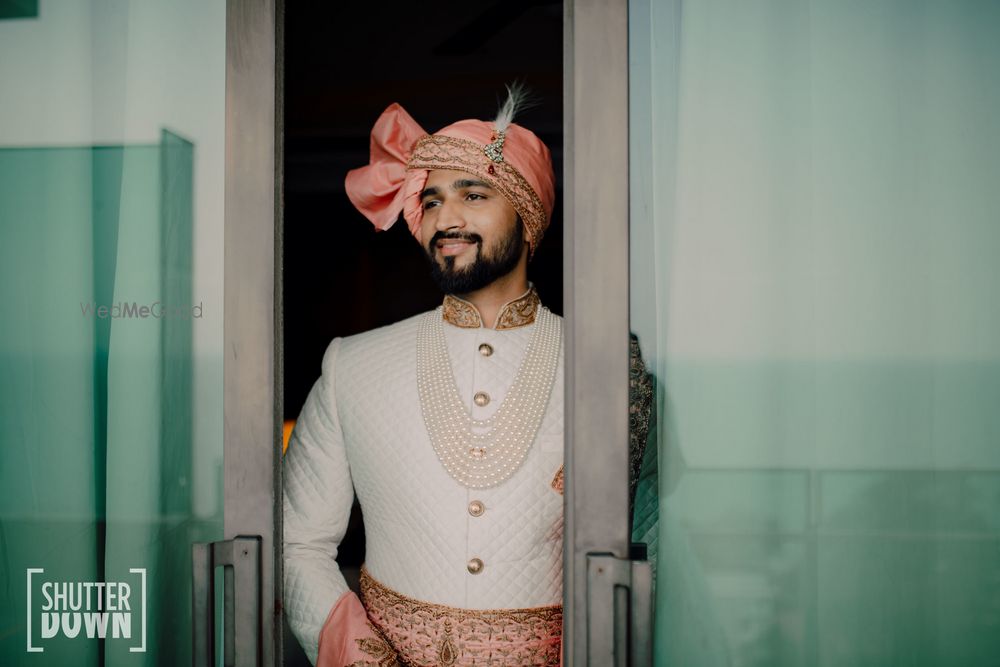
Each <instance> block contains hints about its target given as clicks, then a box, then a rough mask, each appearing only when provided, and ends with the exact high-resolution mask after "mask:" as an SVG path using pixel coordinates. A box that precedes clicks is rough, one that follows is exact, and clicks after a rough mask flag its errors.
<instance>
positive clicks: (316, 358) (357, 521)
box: [283, 0, 563, 667]
mask: <svg viewBox="0 0 1000 667" xmlns="http://www.w3.org/2000/svg"><path fill="white" fill-rule="evenodd" d="M562 54H563V7H562V3H561V2H552V1H537V0H536V1H531V0H523V1H517V0H504V1H503V2H493V3H474V2H456V1H455V0H445V1H443V2H434V3H416V2H408V3H402V2H389V3H386V2H367V3H364V2H362V3H334V2H329V3H286V6H285V126H284V133H285V183H284V193H285V220H284V278H283V283H284V306H285V309H284V417H285V419H286V420H294V419H295V418H296V417H297V416H298V414H299V412H300V410H301V408H302V405H303V403H304V401H305V398H306V396H307V394H308V392H309V390H310V388H311V387H312V385H313V383H314V382H315V381H316V379H317V377H318V376H319V373H320V361H321V360H322V357H323V352H324V351H325V350H326V347H327V346H328V345H329V343H330V341H331V340H332V339H333V338H334V337H337V336H347V335H351V334H355V333H358V332H362V331H367V330H369V329H373V328H376V327H379V326H383V325H386V324H391V323H393V322H397V321H399V320H401V319H404V318H406V317H409V316H411V315H415V314H417V313H419V312H422V311H425V310H429V309H431V308H434V307H435V306H437V305H438V304H439V303H440V301H441V294H440V292H438V290H437V287H436V286H435V285H434V283H433V282H432V281H431V279H430V275H429V270H428V266H427V263H426V260H425V258H424V255H423V251H422V250H421V248H420V247H419V245H418V244H417V242H416V241H415V240H414V239H413V237H412V236H411V235H410V234H409V232H408V230H407V228H406V225H405V223H403V222H402V221H400V222H399V223H397V224H396V225H394V226H393V227H392V228H391V229H390V230H388V231H386V232H380V233H376V232H375V230H374V228H373V227H372V225H371V223H369V222H368V220H367V219H365V218H364V217H363V216H362V215H361V214H360V213H358V212H357V211H356V210H355V209H354V207H353V206H352V205H351V203H350V202H349V201H348V199H347V195H346V194H345V192H344V177H345V175H346V174H347V171H348V170H349V169H352V168H355V167H360V166H362V165H364V164H367V162H368V142H369V136H368V135H369V132H370V131H371V128H372V125H373V124H374V122H375V120H376V119H377V118H378V116H379V114H380V113H381V112H382V111H383V110H384V109H385V108H386V107H387V106H388V105H389V104H390V103H392V102H399V103H400V104H401V105H402V106H403V107H404V108H405V109H406V110H407V111H408V112H409V113H410V114H411V115H412V116H413V117H414V118H415V119H416V120H417V122H418V123H420V124H421V126H423V127H424V129H426V130H427V131H428V132H434V131H436V130H438V129H439V128H441V127H444V126H445V125H448V124H450V123H452V122H454V121H457V120H460V119H463V118H479V119H484V120H488V119H490V118H492V117H493V116H494V115H495V114H496V110H497V106H498V104H499V102H500V100H502V96H503V95H504V94H505V91H504V84H506V83H511V82H513V81H515V80H520V81H523V82H524V83H525V84H527V86H528V87H529V88H530V89H531V91H532V93H533V94H534V96H535V97H536V98H537V99H538V101H539V104H538V105H537V106H536V107H534V108H532V109H529V110H527V111H525V112H524V113H523V114H521V115H520V116H519V117H518V118H517V119H516V121H515V122H517V123H519V124H521V125H524V126H525V127H527V128H529V129H531V130H532V131H533V132H535V133H536V134H537V135H538V136H539V137H540V138H541V139H542V140H543V141H544V142H545V143H546V144H547V145H548V146H549V148H550V149H551V151H552V157H553V161H554V163H555V171H556V206H555V213H554V215H553V220H552V226H551V227H550V228H549V230H548V231H547V232H546V235H545V238H544V240H543V242H542V244H541V246H540V247H539V248H538V251H537V252H536V254H535V258H534V260H533V261H532V263H531V264H530V265H529V277H530V279H531V280H532V282H534V284H535V285H536V287H537V288H538V291H539V294H540V295H541V297H542V301H543V303H545V305H547V306H548V307H549V308H550V309H552V310H553V311H554V312H556V313H558V314H562V290H563V283H562V274H563V270H562V269H563V267H562V229H563V227H562V206H561V203H560V202H561V200H562V157H563V155H562V153H563V151H562V147H563V146H562V143H563V129H562V119H563V109H562V95H563V80H562V76H563V71H562ZM391 409H392V406H386V411H387V418H391ZM363 560H364V533H363V528H362V525H361V517H360V512H358V511H357V507H355V512H354V517H353V518H352V526H351V529H350V530H349V532H348V535H347V537H346V538H345V540H344V542H343V544H342V545H341V549H340V555H339V557H338V562H339V564H340V565H341V568H342V570H343V571H344V574H345V576H346V577H347V578H348V581H351V575H352V573H353V574H354V576H355V577H356V573H357V571H358V568H359V567H360V565H361V563H362V562H363ZM285 660H286V662H285V664H286V665H289V666H290V667H292V666H295V665H306V664H308V662H307V661H306V658H305V656H304V654H303V653H302V652H301V649H299V647H298V645H297V642H296V641H295V639H294V637H293V636H292V635H291V633H290V632H286V634H285Z"/></svg>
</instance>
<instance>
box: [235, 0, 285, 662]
mask: <svg viewBox="0 0 1000 667" xmlns="http://www.w3.org/2000/svg"><path fill="white" fill-rule="evenodd" d="M283 74H284V2H283V0H227V2H226V142H225V144H226V148H225V156H226V157H225V261H224V303H225V306H224V312H225V314H224V325H223V338H224V353H223V360H224V361H223V378H224V380H223V384H224V408H223V412H224V426H223V438H224V446H223V461H224V479H225V482H224V488H225V491H224V498H225V501H224V502H225V505H224V524H223V532H224V536H223V539H224V540H232V539H234V538H236V537H238V536H256V537H258V538H259V540H260V579H259V582H258V583H259V591H260V593H259V602H260V604H259V605H258V608H259V609H260V619H259V621H258V622H259V632H257V633H252V632H251V633H250V636H251V637H252V636H253V635H254V634H256V636H257V638H258V641H257V643H258V646H257V648H256V650H257V654H258V656H259V657H258V661H259V662H258V664H260V665H280V664H281V661H282V654H283V651H282V632H281V629H282V622H281V621H282V607H281V599H282V576H281V562H282V561H281V535H282V522H281V513H282V495H281V488H282V487H281V443H282V419H283V414H282V413H283V403H284V401H283V393H282V372H283V369H282V343H283V341H282V315H281V313H282V281H281V274H282V271H281V266H282V225H283V219H284V210H283V196H282V195H283V159H282V156H283V124H284V118H283V113H282V109H283V102H284V94H283V85H284V82H283ZM240 616H241V611H240V610H239V609H236V610H235V618H234V621H235V624H234V625H236V626H237V628H239V627H240V623H241V622H244V623H253V622H254V621H253V619H242V618H240ZM227 625H229V623H228V622H227ZM240 632H241V631H240V630H239V629H237V630H236V632H235V635H236V637H237V640H238V639H239V637H240ZM238 643H239V642H238V641H237V644H238ZM239 650H240V649H239V646H237V655H239ZM239 660H240V662H239V664H250V663H247V662H244V661H245V657H241V658H239Z"/></svg>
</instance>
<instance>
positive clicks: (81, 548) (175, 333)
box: [0, 132, 221, 665]
mask: <svg viewBox="0 0 1000 667" xmlns="http://www.w3.org/2000/svg"><path fill="white" fill-rule="evenodd" d="M192 174H193V146H192V145H191V144H190V143H189V142H187V141H185V140H184V139H182V138H180V137H178V136H176V135H173V134H171V133H169V132H164V133H163V136H162V141H161V143H160V144H159V145H151V146H141V145H136V146H99V147H83V148H38V149H31V148H17V149H0V232H2V235H3V240H4V242H3V244H2V249H0V273H2V278H0V302H2V303H3V304H4V306H5V309H9V311H10V313H11V316H9V317H7V318H5V325H4V327H3V328H2V335H0V360H2V361H0V364H2V368H3V372H2V373H0V415H2V420H0V424H2V432H0V437H2V440H3V442H2V451H3V457H2V463H3V465H2V467H0V478H2V479H0V521H2V528H3V534H2V536H3V542H4V551H5V553H4V555H5V568H4V575H3V578H4V581H3V585H0V596H3V597H4V598H5V600H4V603H3V604H2V605H0V609H2V610H3V612H2V613H3V621H2V622H3V627H4V628H6V629H7V631H6V632H4V633H2V635H0V655H2V656H3V658H4V659H3V661H2V662H3V664H5V665H14V664H75V665H87V664H94V665H96V664H107V665H111V664H130V665H134V664H154V663H156V664H164V663H163V660H166V661H167V662H168V663H170V664H181V663H185V662H188V661H189V660H190V633H189V632H188V631H187V628H188V627H189V626H190V544H191V542H192V541H204V540H208V539H212V538H215V537H216V536H217V535H218V534H220V533H221V514H218V515H216V516H214V517H208V518H205V517H196V516H194V515H193V513H192V508H191V475H192V470H191V465H192V463H191V462H192V442H193V440H192V434H191V429H192V411H193V394H192V387H191V384H192V363H193V356H192V342H191V339H192V326H193V322H194V319H195V318H194V317H193V316H192V301H193V299H192V270H191V259H192V182H193V176H192ZM132 304H137V305H138V307H139V308H146V307H148V308H150V312H149V313H148V314H147V315H146V316H145V317H143V316H142V311H141V310H140V311H138V314H136V315H132V316H130V315H128V314H127V313H128V310H129V308H130V307H131V305H132ZM105 306H107V307H109V308H110V309H111V312H110V315H109V316H108V317H100V316H98V315H97V310H96V308H99V307H105ZM174 307H177V309H176V311H174V310H164V308H174ZM115 309H117V310H115ZM157 313H159V316H156V314H157ZM28 568H42V569H44V571H45V574H49V573H52V576H53V578H54V579H55V578H57V579H58V580H59V581H82V582H93V581H104V580H114V581H118V580H128V581H132V580H133V579H132V578H131V577H130V576H129V569H130V568H143V569H145V578H146V586H147V591H146V594H147V596H148V597H147V599H146V610H145V611H146V614H145V615H143V614H141V613H136V614H135V615H133V619H134V621H135V624H136V627H134V628H133V631H134V637H135V639H136V640H137V641H135V642H114V641H107V642H104V643H103V646H102V643H101V642H98V641H87V640H84V639H81V638H73V639H70V638H67V637H65V636H57V637H56V638H54V639H50V640H45V641H42V639H41V637H40V636H39V634H38V633H39V628H38V626H37V625H36V626H35V627H34V628H33V634H34V637H33V643H34V644H35V645H37V646H43V647H44V652H43V654H44V659H42V656H41V655H39V656H38V659H39V660H41V661H40V662H31V660H30V659H31V658H34V657H35V656H33V655H31V654H29V653H28V652H27V650H26V647H27V639H28V636H27V627H26V626H27V617H26V615H25V613H26V610H27V599H26V597H27V590H28V589H27V588H26V586H25V581H26V579H25V577H26V574H25V573H26V571H27V569H28ZM56 575H57V576H56ZM32 594H33V596H35V600H36V601H37V600H39V599H41V591H40V590H38V589H37V587H36V590H34V591H33V593H32ZM139 597H140V595H139V591H138V590H136V591H135V597H134V598H133V599H135V600H136V601H138V599H139ZM143 616H145V617H144V618H143ZM185 619H186V620H185ZM35 620H36V623H37V617H36V619H35ZM141 621H145V625H146V627H145V642H146V643H145V648H146V652H145V655H138V654H136V653H132V652H130V651H129V648H130V647H135V646H139V645H140V642H141V637H140V634H141V631H142V629H141V627H139V625H140V622H141ZM143 660H145V662H143Z"/></svg>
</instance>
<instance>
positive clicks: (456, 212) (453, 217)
mask: <svg viewBox="0 0 1000 667" xmlns="http://www.w3.org/2000/svg"><path fill="white" fill-rule="evenodd" d="M434 226H435V227H436V228H437V230H438V231H439V232H446V231H448V230H450V229H463V228H464V227H465V218H464V217H462V212H461V210H460V207H459V206H456V205H455V204H453V203H451V202H450V201H448V200H445V201H443V202H441V204H440V205H439V206H438V212H437V220H435V225H434Z"/></svg>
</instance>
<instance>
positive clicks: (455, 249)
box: [437, 239, 476, 257]
mask: <svg viewBox="0 0 1000 667" xmlns="http://www.w3.org/2000/svg"><path fill="white" fill-rule="evenodd" d="M474 245H476V244H475V243H474V242H472V241H466V240H464V239H442V240H440V241H438V242H437V249H438V252H440V253H441V254H442V255H444V256H445V257H450V256H453V255H457V254H459V253H461V252H463V251H464V250H466V249H467V248H470V247H472V246H474Z"/></svg>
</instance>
